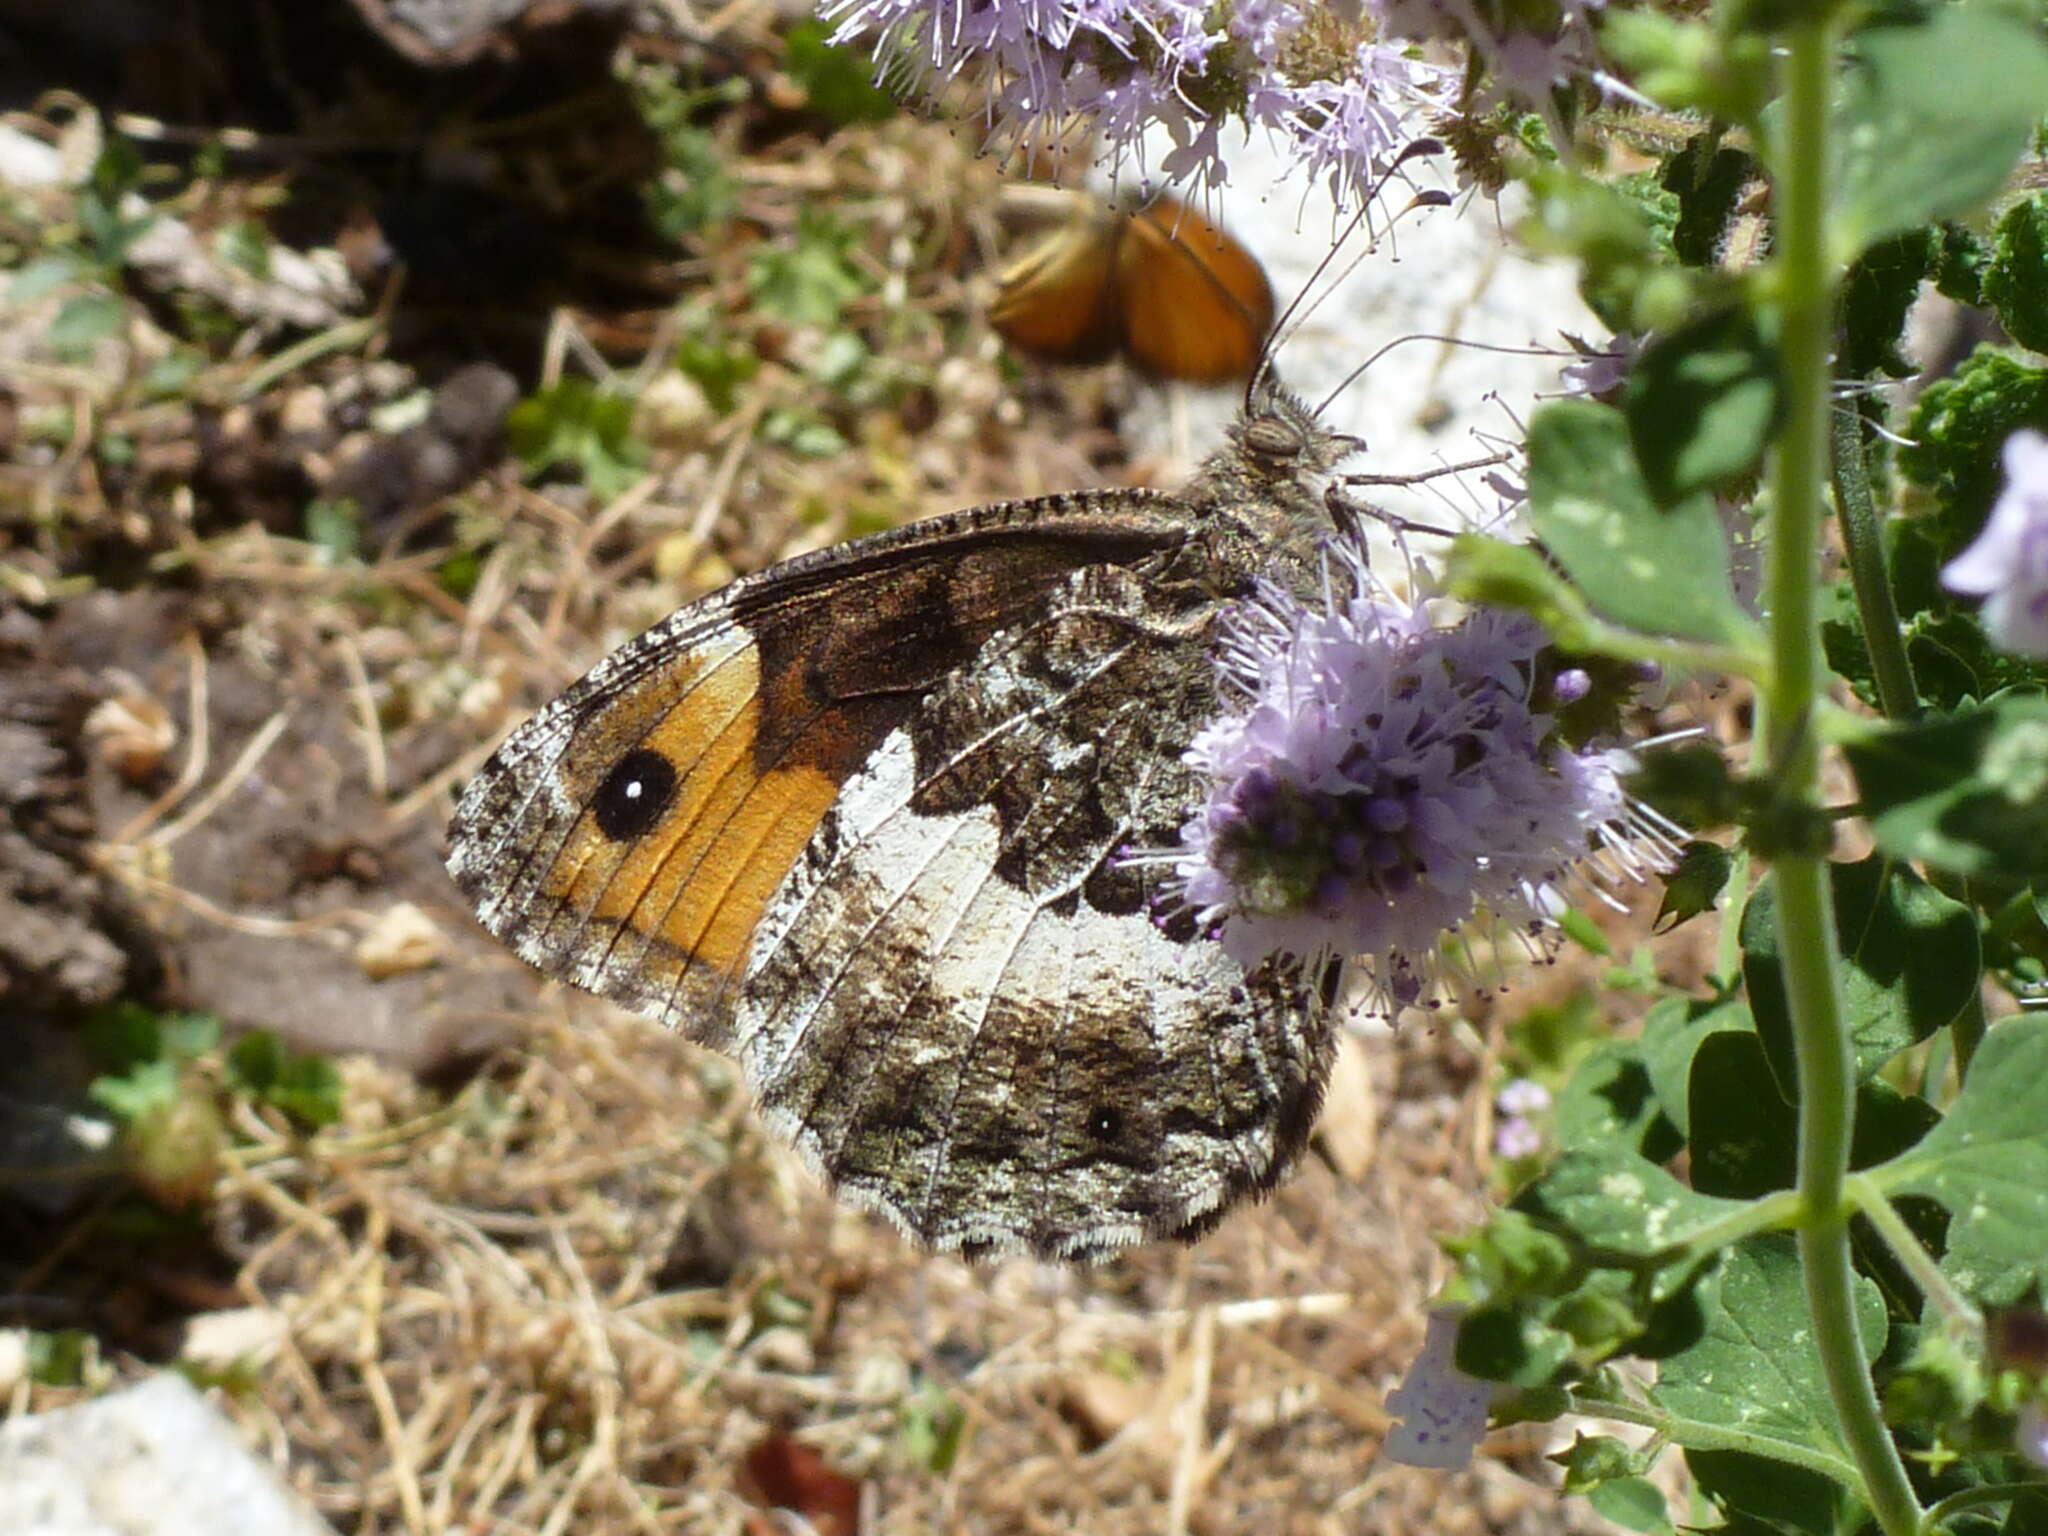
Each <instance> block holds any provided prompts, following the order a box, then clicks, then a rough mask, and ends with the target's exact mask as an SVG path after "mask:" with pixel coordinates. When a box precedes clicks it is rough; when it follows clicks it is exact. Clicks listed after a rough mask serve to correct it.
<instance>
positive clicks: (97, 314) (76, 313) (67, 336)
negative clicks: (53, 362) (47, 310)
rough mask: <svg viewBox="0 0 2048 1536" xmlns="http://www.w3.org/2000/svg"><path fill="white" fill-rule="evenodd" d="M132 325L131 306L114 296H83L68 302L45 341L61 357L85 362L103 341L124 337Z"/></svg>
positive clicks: (55, 318) (89, 294)
mask: <svg viewBox="0 0 2048 1536" xmlns="http://www.w3.org/2000/svg"><path fill="white" fill-rule="evenodd" d="M127 324H128V305H127V303H126V302H125V301H123V300H121V299H118V298H116V297H114V295H112V294H110V293H81V294H78V295H76V296H75V297H73V298H69V299H66V300H65V301H64V303H63V306H62V307H61V308H60V309H59V310H58V311H57V313H56V315H55V316H54V317H52V319H51V321H50V327H49V329H48V330H46V331H44V332H43V341H44V343H45V345H47V346H48V347H49V349H50V350H51V351H52V352H54V353H56V354H57V356H59V357H61V358H64V359H65V360H67V361H69V362H82V361H84V360H85V359H86V358H87V357H88V356H89V355H90V354H91V352H92V349H93V348H94V347H96V346H98V345H99V344H100V343H101V342H103V341H108V340H110V339H112V338H113V337H115V336H118V335H120V334H121V332H122V331H123V330H124V329H126V327H127Z"/></svg>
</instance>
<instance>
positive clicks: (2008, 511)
mask: <svg viewBox="0 0 2048 1536" xmlns="http://www.w3.org/2000/svg"><path fill="white" fill-rule="evenodd" d="M2004 457H2005V491H2004V493H2003V494H2002V495H2000V496H1999V498H1998V501H1997V502H1996V504H1995V505H1993V507H1992V508H1991V518H1990V521H1988V522H1987V523H1985V525H1984V531H1983V532H1982V533H1980V534H1979V535H1977V542H1976V543H1974V544H1972V545H1971V546H1970V547H1969V548H1968V549H1966V550H1964V551H1963V552H1962V553H1961V554H1960V555H1957V556H1956V557H1955V559H1953V560H1951V561H1950V562H1949V563H1948V564H1947V565H1946V566H1944V567H1943V568H1942V572H1941V584H1942V585H1943V586H1945V587H1947V588H1948V589H1949V590H1950V591H1951V592H1963V593H1968V594H1970V595H1972V596H1976V597H1982V598H1984V599H1985V603H1984V628H1985V631H1986V632H1987V633H1988V634H1989V635H1990V636H1991V643H1992V644H1994V645H1996V646H1997V647H1998V648H1999V649H2000V650H2004V651H2010V652H2012V653H2013V654H2014V655H2015V656H2033V657H2038V658H2048V437H2043V436H2042V435H2041V434H2040V433H2038V432H2034V431H2030V430H2028V429H2026V428H2022V429H2021V430H2019V431H2017V432H2015V433H2013V435H2012V436H2011V437H2008V438H2007V439H2006V440H2005V455H2004Z"/></svg>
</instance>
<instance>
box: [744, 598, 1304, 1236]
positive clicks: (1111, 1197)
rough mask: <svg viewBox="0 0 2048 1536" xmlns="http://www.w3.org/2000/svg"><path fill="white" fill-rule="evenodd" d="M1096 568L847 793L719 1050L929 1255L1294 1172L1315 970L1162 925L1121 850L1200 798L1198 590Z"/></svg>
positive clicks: (1254, 1188) (1156, 1209)
mask: <svg viewBox="0 0 2048 1536" xmlns="http://www.w3.org/2000/svg"><path fill="white" fill-rule="evenodd" d="M1148 574H1156V573H1155V572H1153V571H1152V568H1150V567H1148V566H1144V565H1141V566H1139V567H1137V568H1135V569H1131V570H1123V569H1111V568H1097V569H1091V570H1086V571H1082V572H1079V573H1077V574H1076V575H1074V576H1073V577H1070V578H1069V579H1068V580H1067V581H1066V582H1065V583H1064V584H1063V586H1062V588H1061V590H1060V592H1059V593H1058V594H1056V595H1055V597H1054V599H1053V601H1052V603H1051V604H1050V605H1049V606H1048V609H1047V612H1046V613H1045V614H1044V615H1043V616H1041V617H1039V618H1037V619H1035V620H1033V621H1030V622H1029V623H1027V624H1025V625H1022V626H1019V627H1018V628H1017V629H1015V630H1013V631H1009V632H1005V633H1004V634H1003V635H1000V636H998V637H996V638H995V639H994V640H992V641H991V642H990V643H989V644H988V645H987V646H985V647H984V648H983V650H982V652H981V653H980V654H979V655H978V656H977V657H976V659H975V663H974V666H973V668H972V670H971V672H959V673H955V674H953V675H951V676H949V677H948V678H947V679H946V680H945V681H944V682H942V683H941V684H940V685H939V686H938V687H937V688H936V689H934V690H933V692H932V693H931V695H930V696H929V697H928V698H927V699H926V700H925V701H924V702H923V703H922V704H921V705H920V706H919V707H918V708H917V709H916V710H915V711H914V712H913V713H912V714H911V715H910V717H909V718H908V719H907V720H906V721H905V723H904V724H903V725H902V726H901V727H900V728H898V729H897V730H896V731H894V732H892V733H891V734H890V736H889V737H888V738H887V739H886V740H885V741H884V742H883V743H882V745H881V747H880V749H879V750H878V752H877V753H876V754H875V756H874V758H873V759H872V760H871V761H870V763H869V764H868V766H867V767H866V768H864V769H863V770H862V771H861V772H860V773H859V774H858V775H856V776H855V777H854V778H853V779H852V780H851V781H850V782H849V783H848V785H847V786H846V789H845V792H844V793H843V795H842V796H841V799H840V801H839V803H838V804H837V806H836V807H835V808H834V810H833V811H832V812H830V813H829V814H828V816H827V817H826V818H825V820H824V822H823V824H821V826H820V828H819V831H818V833H817V835H816V836H815V837H814V838H813V840H812V842H811V845H810V847H809V848H808V849H807V850H806V853H805V856H804V859H803V861H802V862H801V863H800V864H799V866H798V868H797V870H796V871H795V872H794V873H793V874H792V875H791V878H790V879H789V880H788V881H787V882H785V884H784V886H783V887H782V889H781V890H780V891H778V892H777V894H776V897H775V899H774V901H773V902H772V903H771V904H770V908H769V911H768V913H767V915H766V916H765V917H764V919H763V922H762V925H761V929H760V932H759V933H758V934H757V937H756V941H755V945H754V952H753V955H752V957H751V959H750V962H749V966H748V970H747V979H746V982H745V985H744V988H743V991H742V994H741V997H740V1002H739V1020H738V1024H737V1030H736V1033H737V1039H736V1042H735V1048H736V1050H737V1052H738V1054H739V1057H740V1060H741V1061H742V1063H743V1064H744V1065H745V1067H746V1069H747V1075H748V1077H749V1079H750V1080H751V1081H752V1082H753V1083H754V1085H755V1088H756V1091H757V1093H758V1094H759V1096H760V1100H761V1106H762V1112H763V1114H764V1116H765V1117H766V1119H767V1120H768V1122H769V1124H770V1125H771V1126H772V1127H774V1128H775V1129H777V1130H778V1131H780V1132H781V1133H782V1134H784V1135H786V1136H788V1137H789V1138H790V1139H791V1140H792V1141H793V1142H795V1143H796V1145H797V1146H798V1147H799V1148H800V1149H801V1150H802V1151H803V1152H804V1153H805V1154H806V1156H807V1157H808V1158H809V1159H810V1160H811V1161H812V1162H813V1163H814V1164H815V1165H816V1166H817V1167H818V1168H819V1170H820V1171H821V1172H822V1173H824V1174H825V1175H826V1176H827V1177H829V1178H831V1179H832V1180H833V1181H834V1182H835V1183H836V1184H837V1185H838V1186H839V1187H840V1188H842V1189H843V1190H845V1191H846V1192H847V1193H849V1194H850V1195H851V1196H852V1197H854V1198H855V1199H857V1200H859V1201H860V1202H861V1203H863V1204H867V1205H870V1206H874V1207H877V1208H879V1209H881V1210H883V1211H885V1212H887V1213H888V1214H889V1215H890V1216H891V1217H893V1218H894V1219H895V1220H896V1221H898V1222H899V1223H900V1224H901V1225H902V1226H903V1227H904V1228H905V1229H906V1230H907V1231H909V1232H911V1233H912V1234H914V1235H915V1236H917V1237H918V1238H920V1239H921V1240H923V1241H925V1242H928V1243H931V1244H932V1245H934V1246H936V1247H940V1248H956V1247H958V1248H966V1249H969V1250H981V1249H999V1250H1007V1249H1020V1248H1021V1249H1027V1250H1029V1251H1032V1252H1035V1253H1039V1254H1041V1255H1046V1256H1053V1257H1063V1258H1078V1257H1089V1256H1094V1255H1098V1254H1100V1253H1103V1252H1106V1251H1109V1250H1111V1249H1114V1248H1117V1247H1120V1246H1123V1245H1125V1244H1128V1243H1132V1242H1136V1241H1140V1240H1143V1239H1147V1238H1157V1237H1166V1236H1180V1237H1185V1236H1191V1235H1193V1234H1194V1233H1196V1232H1199V1231H1201V1230H1203V1229H1205V1228H1206V1226H1207V1225H1208V1224H1209V1223H1210V1222H1211V1221H1213V1220H1214V1219H1215V1218H1216V1217H1217V1216H1218V1215H1219V1214H1220V1213H1221V1212H1222V1211H1223V1210H1224V1209H1226V1208H1227V1207H1228V1206H1229V1205H1230V1204H1231V1203H1232V1202H1234V1201H1235V1200H1237V1199H1240V1198H1242V1197H1243V1196H1245V1195H1247V1194H1252V1193H1256V1192H1259V1191H1262V1190H1265V1189H1267V1188H1269V1187H1271V1185H1272V1184H1273V1183H1274V1182H1275V1181H1276V1180H1277V1179H1278V1178H1279V1177H1280V1176H1281V1174H1282V1173H1283V1172H1284V1171H1285V1170H1286V1168H1287V1167H1288V1166H1289V1165H1290V1164H1291V1162H1292V1161H1293V1159H1294V1158H1295V1157H1296V1156H1297V1155H1298V1153H1299V1151H1300V1149H1301V1146H1302V1145H1303V1143H1304V1142H1305V1140H1306V1138H1307V1135H1308V1131H1309V1128H1310V1126H1311V1125H1312V1124H1313V1121H1314V1117H1315V1113H1316V1109H1317V1107H1318V1105H1319V1103H1320V1101H1321V1097H1322V1089H1323V1083H1324V1080H1325V1078H1326V1076H1327V1071H1328V1062H1329V1055H1330V1050H1331V1036H1330V1033H1329V1024H1328V1020H1327V1008H1328V1006H1329V1002H1330V995H1329V994H1330V991H1331V989H1332V988H1333V987H1334V985H1335V975H1334V970H1333V968H1331V967H1327V966H1316V967H1308V968H1303V967H1298V966H1294V965H1291V964H1276V965H1269V966H1267V967H1265V968H1263V969H1261V970H1259V971H1257V972H1255V973H1253V974H1251V975H1249V976H1248V975H1246V973H1245V971H1244V969H1243V967H1241V966H1239V965H1237V964H1236V963H1234V962H1232V961H1231V960H1230V959H1229V958H1228V957H1227V956H1226V955H1225V954H1224V953H1223V951H1222V949H1221V948H1220V946H1217V945H1215V944H1211V943H1208V942H1206V941H1200V940H1198V939H1196V936H1195V935H1194V933H1193V931H1192V923H1191V922H1190V921H1187V920H1185V919H1183V920H1182V921H1181V922H1180V923H1179V924H1168V925H1166V926H1164V927H1162V926H1161V924H1159V923H1158V922H1156V921H1155V920H1154V916H1153V913H1152V911H1151V903H1150V901H1149V900H1148V898H1149V897H1150V895H1151V894H1152V893H1151V892H1150V891H1149V890H1148V889H1147V884H1148V882H1147V879H1146V877H1145V875H1144V873H1143V867H1142V866H1133V865H1130V864H1126V863H1123V862H1121V861H1120V860H1119V858H1118V854H1119V853H1120V852H1121V851H1123V850H1126V849H1128V848H1131V847H1134V846H1135V847H1144V846H1155V847H1165V846H1169V845H1170V844H1171V843H1172V841H1173V840H1174V839H1175V838H1176V837H1177V835H1178V832H1179V827H1180V823H1181V821H1182V820H1183V819H1184V818H1185V817H1186V815H1187V814H1188V813H1189V810H1190V808H1191V807H1192V806H1193V805H1195V804H1196V803H1197V802H1198V800H1199V798H1200V786H1199V785H1198V784H1196V783H1194V782H1193V776H1192V774H1191V772H1190V770H1189V769H1188V768H1187V767H1186V766H1185V765H1184V764H1183V763H1182V762H1181V753H1182V752H1183V750H1184V749H1185V747H1186V745H1187V740H1188V736H1189V733H1190V731H1191V730H1192V728H1193V726H1194V725H1195V724H1198V723H1199V722H1201V721H1202V720H1203V719H1205V718H1206V717H1207V716H1208V715H1209V714H1210V713H1212V712H1213V709H1214V706H1215V702H1216V689H1217V680H1216V673H1215V669H1214V667H1213V665H1212V663H1211V661H1210V658H1209V655H1208V641H1209V638H1210V630H1211V628H1212V626H1213V624H1214V622H1215V619H1216V616H1217V613H1218V611H1219V609H1218V603H1217V601H1216V598H1215V597H1214V595H1213V594H1212V593H1208V592H1204V591H1202V590H1201V589H1200V587H1199V586H1197V587H1192V588H1190V587H1180V588H1176V587H1175V586H1173V585H1169V584H1165V583H1162V582H1160V581H1158V580H1156V579H1155V580H1149V581H1148V579H1147V577H1148Z"/></svg>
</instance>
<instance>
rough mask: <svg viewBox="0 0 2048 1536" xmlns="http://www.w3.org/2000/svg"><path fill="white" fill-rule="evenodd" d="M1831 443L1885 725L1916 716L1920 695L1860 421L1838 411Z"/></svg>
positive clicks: (1845, 538)
mask: <svg viewBox="0 0 2048 1536" xmlns="http://www.w3.org/2000/svg"><path fill="white" fill-rule="evenodd" d="M1834 438H1835V441H1834V450H1835V451H1834V458H1833V465H1834V479H1835V510H1836V512H1837V513H1838V514H1839V515H1840V517H1841V524H1842V543H1843V545H1844V546H1845V547H1846V548H1847V550H1848V553H1849V582H1850V585H1851V586H1853V587H1854V588H1855V589H1856V608H1857V611H1858V612H1859V613H1861V614H1862V616H1863V643H1864V645H1865V646H1866V647H1867V648H1868V650H1869V652H1870V668H1871V671H1872V673H1873V674H1875V676H1876V678H1877V698H1878V704H1879V705H1880V707H1881V708H1882V709H1883V710H1884V714H1885V718H1886V719H1887V720H1906V719H1910V718H1911V717H1912V716H1913V715H1914V714H1916V713H1917V712H1918V711H1919V708H1920V690H1919V688H1918V686H1917V685H1916V684H1915V683H1914V681H1913V662H1912V659H1911V658H1910V657H1908V656H1907V655H1906V637H1905V635H1904V633H1903V632H1902V631H1901V630H1900V628H1899V610H1898V608H1897V607H1896V606H1895V605H1894V604H1893V602H1892V584H1891V581H1890V580H1889V578H1888V577H1887V576H1886V574H1885V568H1884V531H1883V527H1882V525H1881V523H1880V522H1879V520H1878V516H1877V503H1876V501H1875V500H1874V499H1873V498H1872V496H1871V494H1870V465H1869V461H1868V460H1867V459H1865V458H1864V456H1863V418H1862V417H1861V416H1859V415H1858V414H1857V413H1856V412H1855V411H1854V410H1853V409H1849V408H1844V409H1841V410H1838V411H1836V412H1835V413H1834Z"/></svg>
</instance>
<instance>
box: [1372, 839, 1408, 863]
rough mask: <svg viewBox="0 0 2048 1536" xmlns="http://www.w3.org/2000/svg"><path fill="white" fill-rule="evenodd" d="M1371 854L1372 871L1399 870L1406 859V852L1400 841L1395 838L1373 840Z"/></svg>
mask: <svg viewBox="0 0 2048 1536" xmlns="http://www.w3.org/2000/svg"><path fill="white" fill-rule="evenodd" d="M1371 853H1372V867H1373V868H1374V869H1399V868H1400V867H1401V865H1402V864H1404V863H1405V862H1407V858H1408V850H1407V849H1405V848H1403V847H1402V846H1401V840H1400V839H1399V838H1397V837H1376V838H1374V839H1373V840H1372V844H1371Z"/></svg>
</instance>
